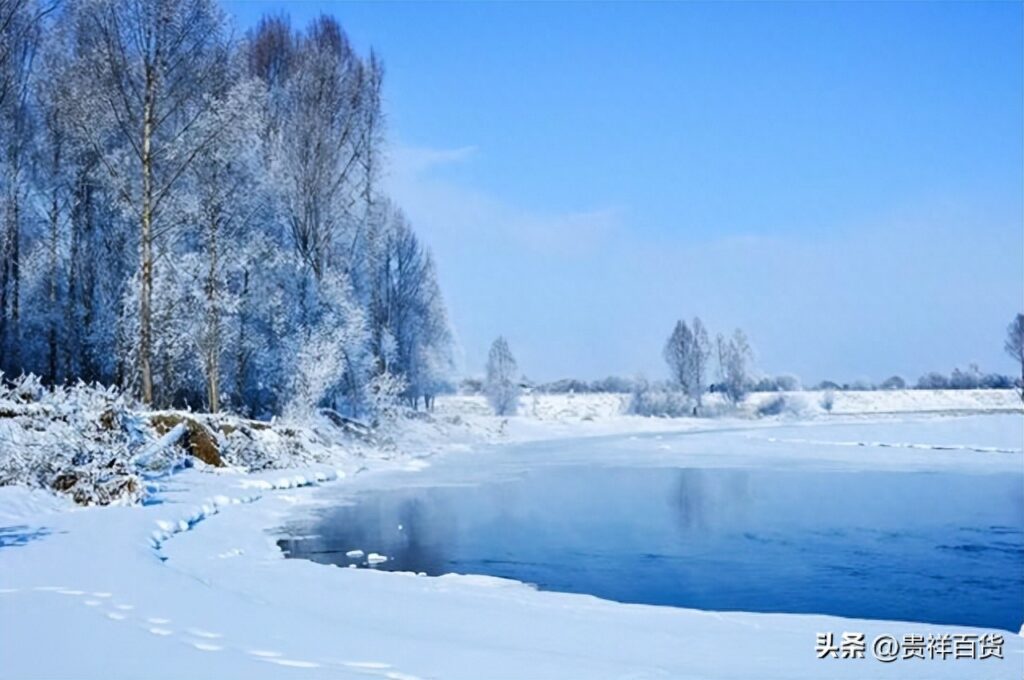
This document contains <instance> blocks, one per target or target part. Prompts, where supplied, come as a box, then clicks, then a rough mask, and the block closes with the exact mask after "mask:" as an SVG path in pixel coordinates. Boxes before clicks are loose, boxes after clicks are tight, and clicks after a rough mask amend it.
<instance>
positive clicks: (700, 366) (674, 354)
mask: <svg viewBox="0 0 1024 680" xmlns="http://www.w3.org/2000/svg"><path fill="white" fill-rule="evenodd" d="M663 354H664V357H665V362H666V363H667V364H668V366H669V371H670V374H671V377H672V381H673V382H674V383H675V384H676V385H677V386H678V387H680V388H681V389H682V390H683V392H685V393H686V395H687V396H688V397H689V398H690V399H692V400H694V402H696V404H697V408H699V407H700V405H701V398H702V396H703V394H704V390H705V389H706V385H707V364H708V359H709V358H710V356H711V347H710V343H709V341H708V333H707V330H706V329H705V328H704V324H703V322H701V320H700V318H699V317H695V318H694V320H693V329H692V330H691V329H690V327H689V326H687V325H686V322H685V321H682V320H680V321H677V322H676V326H675V328H674V329H673V330H672V335H670V336H669V339H668V341H667V342H666V343H665V349H664V352H663Z"/></svg>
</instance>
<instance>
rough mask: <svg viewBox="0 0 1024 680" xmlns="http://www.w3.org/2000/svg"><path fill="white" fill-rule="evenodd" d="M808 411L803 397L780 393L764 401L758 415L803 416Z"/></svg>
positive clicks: (759, 407)
mask: <svg viewBox="0 0 1024 680" xmlns="http://www.w3.org/2000/svg"><path fill="white" fill-rule="evenodd" d="M807 411H808V405H807V402H806V400H805V399H804V398H803V397H800V396H798V395H793V394H780V395H778V396H775V397H772V398H771V399H768V400H767V401H765V402H763V403H762V404H761V405H759V406H758V407H757V415H758V416H760V417H762V418H764V417H767V416H801V415H804V414H805V413H806V412H807Z"/></svg>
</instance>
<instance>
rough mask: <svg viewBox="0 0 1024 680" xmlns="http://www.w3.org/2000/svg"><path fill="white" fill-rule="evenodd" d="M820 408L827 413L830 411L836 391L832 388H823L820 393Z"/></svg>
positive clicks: (834, 402)
mask: <svg viewBox="0 0 1024 680" xmlns="http://www.w3.org/2000/svg"><path fill="white" fill-rule="evenodd" d="M820 404H821V408H823V409H824V410H825V411H826V412H827V413H832V408H833V407H834V406H835V405H836V393H835V391H834V390H825V391H824V392H822V393H821V401H820Z"/></svg>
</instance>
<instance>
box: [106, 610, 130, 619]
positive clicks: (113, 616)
mask: <svg viewBox="0 0 1024 680" xmlns="http://www.w3.org/2000/svg"><path fill="white" fill-rule="evenodd" d="M107 618H108V619H113V620H114V621H124V620H125V618H126V617H125V615H124V614H118V613H117V612H107Z"/></svg>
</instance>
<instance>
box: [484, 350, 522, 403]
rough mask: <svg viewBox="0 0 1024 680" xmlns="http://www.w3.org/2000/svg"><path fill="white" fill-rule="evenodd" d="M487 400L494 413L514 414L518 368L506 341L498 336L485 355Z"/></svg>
mask: <svg viewBox="0 0 1024 680" xmlns="http://www.w3.org/2000/svg"><path fill="white" fill-rule="evenodd" d="M484 391H485V392H486V393H487V400H488V401H489V402H490V404H491V408H493V409H494V413H495V415H499V416H510V415H515V413H516V410H517V408H518V406H519V368H518V367H517V366H516V360H515V358H514V357H513V356H512V350H510V349H509V346H508V341H506V340H505V338H503V337H498V338H497V339H496V340H495V341H494V343H493V344H491V351H490V353H489V354H488V355H487V377H486V379H485V382H484Z"/></svg>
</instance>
